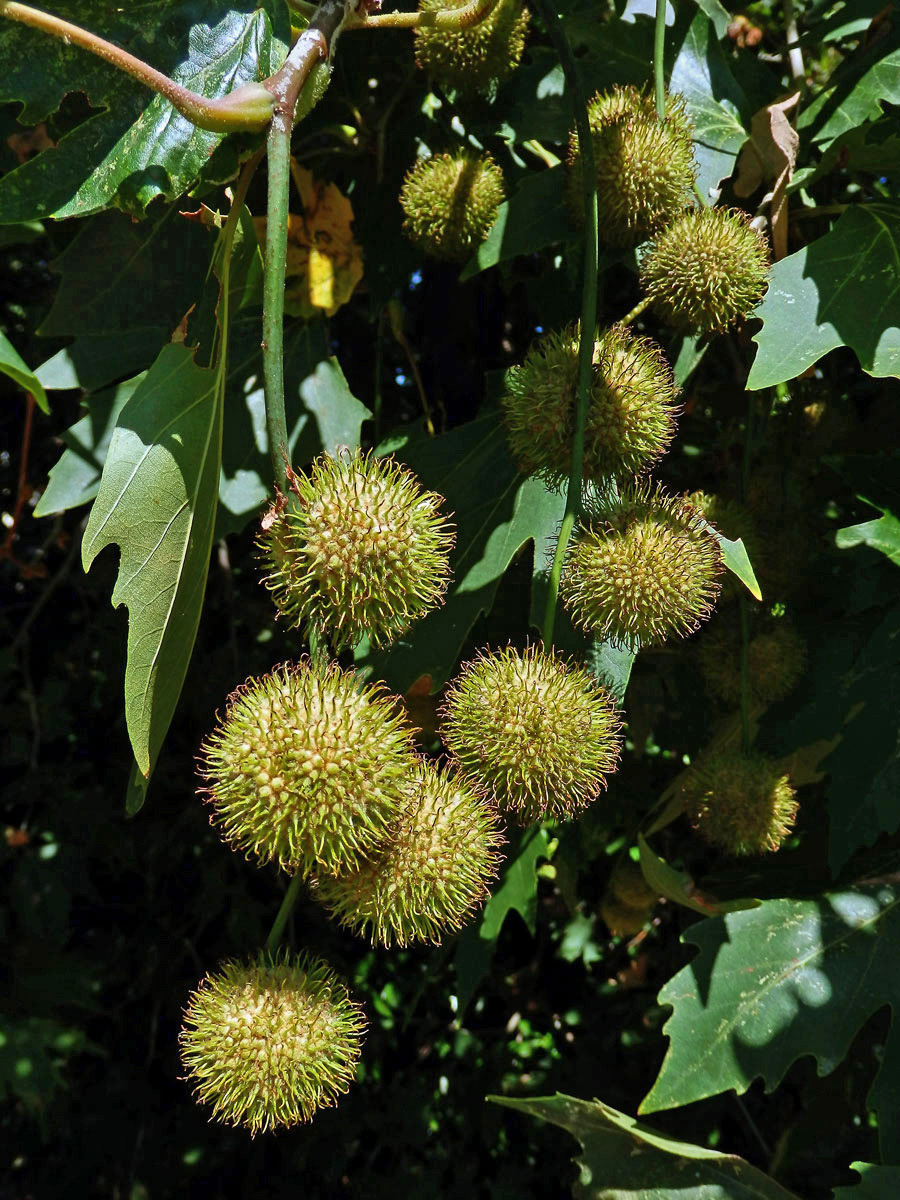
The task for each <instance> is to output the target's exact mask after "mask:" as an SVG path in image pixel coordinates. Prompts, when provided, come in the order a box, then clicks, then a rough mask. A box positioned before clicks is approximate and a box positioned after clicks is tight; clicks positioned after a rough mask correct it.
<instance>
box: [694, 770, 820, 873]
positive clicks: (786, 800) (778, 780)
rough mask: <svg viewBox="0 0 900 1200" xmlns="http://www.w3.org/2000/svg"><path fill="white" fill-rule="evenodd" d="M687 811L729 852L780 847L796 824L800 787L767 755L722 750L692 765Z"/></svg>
mask: <svg viewBox="0 0 900 1200" xmlns="http://www.w3.org/2000/svg"><path fill="white" fill-rule="evenodd" d="M684 801H685V812H686V813H687V815H688V817H689V819H690V820H691V821H692V823H693V825H694V827H695V829H697V831H698V832H699V833H700V834H702V836H703V837H704V838H705V839H706V841H708V842H711V843H712V844H713V845H714V846H718V847H719V848H720V849H722V850H725V851H727V852H728V853H729V854H737V855H747V854H764V853H765V852H766V851H772V850H777V849H778V847H779V846H780V845H781V844H782V842H783V841H784V839H785V838H786V837H787V836H788V834H789V833H790V832H791V830H792V829H793V827H794V821H795V820H796V817H797V801H796V792H795V790H794V788H793V787H791V782H790V778H789V777H788V775H787V774H785V773H784V772H783V771H782V770H781V769H780V768H779V767H778V766H777V764H776V762H775V760H774V759H771V758H769V757H767V756H766V755H764V754H758V753H751V754H746V755H745V754H742V753H741V752H740V751H739V750H721V751H718V752H716V753H714V754H711V755H710V756H709V757H708V758H707V759H705V760H704V761H702V762H701V763H700V764H699V765H698V766H697V767H695V768H693V769H692V770H691V772H690V774H689V777H688V779H687V782H686V783H685V785H684Z"/></svg>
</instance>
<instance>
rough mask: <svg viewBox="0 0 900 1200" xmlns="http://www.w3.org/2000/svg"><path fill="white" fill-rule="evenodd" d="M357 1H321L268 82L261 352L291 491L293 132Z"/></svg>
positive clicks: (272, 439) (272, 441)
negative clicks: (306, 89) (287, 351)
mask: <svg viewBox="0 0 900 1200" xmlns="http://www.w3.org/2000/svg"><path fill="white" fill-rule="evenodd" d="M356 3H357V0H322V3H321V4H320V5H319V7H318V8H317V9H316V13H315V16H314V17H313V19H312V21H310V24H309V28H308V29H305V30H304V31H303V33H301V35H300V37H299V38H298V39H297V41H296V42H295V43H294V45H293V47H292V48H291V52H290V54H289V55H288V56H287V58H286V59H285V60H284V65H283V66H282V67H281V69H280V70H279V71H276V73H275V74H274V75H272V76H270V78H269V79H267V80H266V81H265V83H264V85H263V86H264V87H265V88H266V89H267V90H268V91H269V92H270V93H271V94H272V96H273V97H274V100H275V108H274V111H273V113H272V123H271V125H270V126H269V137H268V156H269V195H268V204H267V209H266V248H265V260H264V264H263V318H262V352H263V378H264V381H265V392H266V433H267V436H268V440H269V457H270V458H271V461H272V470H273V473H274V478H275V483H276V484H277V485H278V487H279V489H280V490H281V491H282V492H285V491H287V473H286V466H287V456H288V429H287V418H286V415H285V411H284V276H285V269H286V266H287V233H288V198H289V193H290V183H291V133H292V132H293V128H294V110H295V108H296V106H297V97H298V96H299V95H300V90H301V88H302V87H303V85H304V83H306V81H307V79H308V78H309V76H310V73H311V72H312V70H313V68H314V67H316V66H317V65H318V64H319V63H320V62H322V61H323V60H325V59H328V58H329V57H330V55H331V53H332V52H333V51H334V47H335V44H336V42H337V38H338V35H339V34H340V31H341V29H342V28H343V25H344V23H345V21H346V20H347V18H348V16H349V15H350V14H351V13H352V12H353V10H354V8H355V7H356Z"/></svg>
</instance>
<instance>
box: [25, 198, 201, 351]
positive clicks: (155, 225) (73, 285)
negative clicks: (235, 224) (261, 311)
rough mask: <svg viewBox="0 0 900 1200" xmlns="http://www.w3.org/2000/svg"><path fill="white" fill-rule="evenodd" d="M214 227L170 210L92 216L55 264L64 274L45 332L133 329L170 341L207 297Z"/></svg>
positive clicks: (118, 332)
mask: <svg viewBox="0 0 900 1200" xmlns="http://www.w3.org/2000/svg"><path fill="white" fill-rule="evenodd" d="M211 248H212V240H211V238H210V233H209V230H208V229H206V228H205V227H204V226H202V225H200V224H199V223H198V222H196V221H186V220H185V219H184V218H183V217H180V216H179V215H178V213H176V212H175V210H174V209H171V208H170V209H165V210H163V211H161V212H160V213H158V214H156V215H155V216H154V217H151V218H150V219H148V220H146V221H141V222H135V221H132V220H130V219H129V218H128V217H126V216H124V215H123V214H122V213H103V214H101V215H99V216H97V217H95V218H94V219H93V220H92V221H88V222H86V223H85V224H84V226H83V227H82V228H81V229H80V231H79V233H78V236H77V237H75V238H74V240H73V241H72V242H70V244H69V245H68V246H67V247H66V249H65V250H64V251H63V253H62V254H61V255H60V256H59V258H57V259H56V261H55V262H54V264H53V267H54V270H55V271H57V272H58V273H59V275H60V276H61V279H60V284H59V288H58V289H57V292H56V296H55V298H54V301H53V306H52V308H51V309H50V312H49V313H48V314H47V316H46V317H45V318H44V320H43V322H42V323H41V330H40V332H41V334H42V335H44V336H45V337H81V336H85V335H89V336H100V335H115V336H119V335H121V334H123V333H125V334H128V335H129V336H133V335H134V334H135V333H136V332H137V331H139V330H141V331H146V332H148V333H149V332H152V333H153V334H154V335H155V336H158V337H159V339H160V344H161V343H162V342H163V341H165V340H167V339H168V338H169V336H170V335H171V333H172V330H173V329H174V328H175V327H176V325H178V324H179V322H180V321H181V320H182V318H183V317H184V314H185V313H186V312H187V311H188V309H189V308H190V307H191V305H193V304H194V303H195V302H196V301H197V300H198V299H199V297H200V293H201V290H202V288H203V284H204V280H205V278H206V274H207V270H208V268H209V256H210V250H211Z"/></svg>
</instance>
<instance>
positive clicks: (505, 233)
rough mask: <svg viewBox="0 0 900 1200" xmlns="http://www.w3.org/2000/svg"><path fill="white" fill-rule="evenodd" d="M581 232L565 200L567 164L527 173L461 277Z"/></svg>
mask: <svg viewBox="0 0 900 1200" xmlns="http://www.w3.org/2000/svg"><path fill="white" fill-rule="evenodd" d="M578 236H579V235H578V234H577V232H576V231H575V229H574V228H573V226H572V223H571V221H570V220H569V218H568V215H567V213H566V206H565V204H564V203H563V168H562V167H554V168H552V169H551V170H549V171H541V172H540V173H539V174H536V175H526V177H525V179H524V180H523V182H522V183H521V184H520V185H519V188H518V190H517V191H516V192H514V193H513V195H512V196H511V197H510V198H509V200H506V201H504V203H503V204H501V205H500V208H499V210H498V212H497V219H496V221H495V222H494V224H493V225H492V226H491V230H490V233H489V234H488V235H487V238H486V239H485V240H484V241H483V242H482V243H481V245H480V246H479V247H478V251H477V253H476V254H475V256H474V258H473V259H472V260H471V261H470V262H469V263H468V264H467V265H466V267H465V268H464V270H463V272H462V274H461V275H460V280H461V281H464V280H466V279H471V278H472V276H473V275H477V274H478V273H479V272H480V271H486V270H487V269H488V267H493V266H496V264H497V263H501V262H508V261H509V259H511V258H515V257H516V255H517V254H533V253H534V252H535V251H536V250H543V249H544V247H545V246H552V245H554V244H555V243H557V242H572V241H575V240H576V239H577V238H578Z"/></svg>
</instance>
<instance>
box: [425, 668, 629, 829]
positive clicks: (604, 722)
mask: <svg viewBox="0 0 900 1200" xmlns="http://www.w3.org/2000/svg"><path fill="white" fill-rule="evenodd" d="M441 715H442V720H441V727H440V728H441V736H442V737H443V739H444V744H445V745H446V747H447V749H448V751H449V752H450V755H451V757H452V758H453V760H454V761H455V762H456V764H457V765H458V767H459V769H460V770H461V771H462V772H463V774H464V775H465V776H466V777H467V778H468V780H469V781H470V783H471V785H472V787H473V788H475V790H476V791H477V792H479V793H480V794H481V795H483V796H486V797H491V798H493V799H495V800H496V802H497V803H498V804H499V805H500V807H501V808H503V809H506V810H507V811H509V812H511V813H513V814H514V815H515V816H516V818H517V819H518V820H519V821H521V822H523V823H528V822H533V821H540V820H541V819H543V818H545V817H549V818H551V819H553V820H569V819H570V818H571V817H574V816H576V815H577V813H579V812H580V811H581V810H582V809H584V808H586V807H587V805H588V804H590V803H591V801H592V800H594V799H595V798H596V797H597V796H598V795H599V793H600V791H601V790H602V789H603V788H604V787H605V786H606V776H607V775H608V774H610V772H612V771H614V770H615V769H616V765H617V763H618V758H619V750H620V737H619V727H620V721H619V714H618V712H617V711H616V707H615V704H614V703H613V700H612V698H611V697H610V695H609V693H608V692H607V691H606V690H605V689H604V688H602V687H601V686H600V685H599V684H598V683H597V682H596V680H595V679H594V678H593V676H592V675H590V674H589V672H588V671H586V670H585V669H584V668H583V667H580V666H577V665H575V664H572V663H566V662H565V661H564V660H563V659H562V658H560V657H558V656H557V655H556V654H553V653H548V652H547V651H545V650H542V649H540V648H538V647H536V646H529V647H528V648H527V649H526V650H524V651H519V650H515V649H513V648H512V647H511V646H510V647H508V648H507V649H506V650H500V651H497V652H495V653H492V654H479V656H478V657H477V658H475V659H474V660H473V661H472V662H470V663H467V664H466V665H465V666H464V667H463V669H462V672H461V673H460V675H459V676H458V677H457V678H456V679H455V680H454V682H453V683H452V684H451V686H450V689H449V692H448V694H447V697H446V700H445V702H444V706H443V709H442V714H441Z"/></svg>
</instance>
